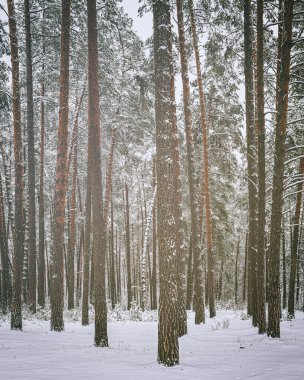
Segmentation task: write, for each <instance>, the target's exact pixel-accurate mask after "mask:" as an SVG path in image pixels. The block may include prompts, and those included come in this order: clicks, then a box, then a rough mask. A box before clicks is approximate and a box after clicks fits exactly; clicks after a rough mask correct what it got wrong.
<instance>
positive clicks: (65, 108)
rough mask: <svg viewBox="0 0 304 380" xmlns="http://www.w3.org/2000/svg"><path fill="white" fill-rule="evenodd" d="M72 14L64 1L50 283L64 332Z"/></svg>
mask: <svg viewBox="0 0 304 380" xmlns="http://www.w3.org/2000/svg"><path fill="white" fill-rule="evenodd" d="M70 12H71V0H62V14H61V53H60V54H61V58H60V94H59V104H60V110H59V126H58V141H57V163H56V174H55V192H54V220H53V255H52V281H51V286H52V293H51V330H54V331H62V330H63V329H64V321H63V304H64V300H63V297H64V288H63V286H64V278H63V263H64V252H63V246H64V220H65V203H66V189H67V151H68V126H69V61H70Z"/></svg>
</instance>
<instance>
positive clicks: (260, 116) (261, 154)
mask: <svg viewBox="0 0 304 380" xmlns="http://www.w3.org/2000/svg"><path fill="white" fill-rule="evenodd" d="M263 7H264V1H263V0H257V127H258V131H257V134H258V245H257V248H258V250H257V285H258V288H257V290H258V303H257V305H258V309H257V317H258V327H259V334H264V333H265V332H266V328H267V326H266V309H265V218H266V217H265V201H266V190H265V114H264V41H263V38H264V37H263V36H264V34H263V14H264V9H263Z"/></svg>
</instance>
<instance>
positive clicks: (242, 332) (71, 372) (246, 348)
mask: <svg viewBox="0 0 304 380" xmlns="http://www.w3.org/2000/svg"><path fill="white" fill-rule="evenodd" d="M207 315H208V314H207ZM244 315H245V314H244V313H242V312H240V311H233V310H230V311H224V310H220V311H219V312H218V316H217V317H216V318H215V319H209V318H207V322H206V324H205V325H199V326H196V325H194V315H193V313H189V323H188V329H189V333H188V335H187V336H184V337H183V338H181V339H180V365H178V366H175V367H172V368H167V367H163V366H161V365H159V364H157V362H156V355H157V322H132V321H125V322H121V321H120V322H109V324H108V333H109V343H110V347H109V348H96V347H94V346H93V337H94V328H93V325H90V326H87V327H83V326H81V325H80V323H79V322H68V323H66V324H65V331H64V332H61V333H58V332H51V331H49V322H48V321H41V320H32V321H29V320H25V321H24V330H23V331H22V332H20V331H11V330H10V326H9V321H4V322H1V323H0V358H1V361H0V379H5V380H10V379H14V380H16V379H23V380H26V379H31V380H35V379H39V380H44V379H56V380H60V379H65V380H68V379H73V380H74V379H75V380H77V379H82V380H85V379H107V380H110V379H113V380H114V379H115V380H120V379H132V380H133V379H134V380H137V379H138V380H139V379H140V380H142V379H144V380H147V379H166V380H171V379H172V380H173V379H174V380H179V379H183V380H188V379H206V380H221V379H225V380H230V379H242V380H245V379H255V380H262V379H263V380H264V379H276V380H289V379H293V380H295V379H299V380H300V379H303V369H304V314H303V313H300V312H298V313H297V315H296V319H295V320H293V321H291V322H289V321H283V322H282V332H281V336H282V338H281V339H272V338H268V337H267V336H260V335H258V333H257V329H255V328H253V327H251V321H250V320H242V319H241V318H242V316H244Z"/></svg>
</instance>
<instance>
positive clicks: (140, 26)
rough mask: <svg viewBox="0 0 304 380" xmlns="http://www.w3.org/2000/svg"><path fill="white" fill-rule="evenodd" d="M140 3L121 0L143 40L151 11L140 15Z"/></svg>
mask: <svg viewBox="0 0 304 380" xmlns="http://www.w3.org/2000/svg"><path fill="white" fill-rule="evenodd" d="M0 1H1V0H0ZM141 5H143V3H139V2H138V0H122V6H123V8H124V10H125V12H126V13H127V14H128V15H129V16H130V17H131V18H132V19H133V29H134V30H135V31H136V32H137V33H138V35H139V36H140V37H141V38H142V39H143V40H146V39H147V38H149V37H151V36H152V33H153V17H152V12H148V13H144V14H143V16H142V17H140V16H139V15H138V12H137V11H138V8H139V7H140V6H141Z"/></svg>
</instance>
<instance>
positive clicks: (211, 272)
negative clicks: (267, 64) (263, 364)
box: [188, 0, 216, 318]
mask: <svg viewBox="0 0 304 380" xmlns="http://www.w3.org/2000/svg"><path fill="white" fill-rule="evenodd" d="M188 4H189V11H190V18H191V32H192V39H193V47H194V53H195V65H196V74H197V84H198V92H199V102H200V116H201V128H202V140H203V175H202V177H203V194H204V201H205V212H206V243H207V256H208V259H207V262H208V300H209V315H210V318H213V317H215V315H216V311H215V297H214V251H213V248H212V219H211V202H210V190H209V153H208V149H209V146H208V145H209V144H208V141H207V118H206V110H205V108H206V107H205V99H204V90H203V80H202V70H201V62H200V56H199V48H198V37H197V31H196V22H195V15H194V9H193V1H192V0H189V1H188Z"/></svg>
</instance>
